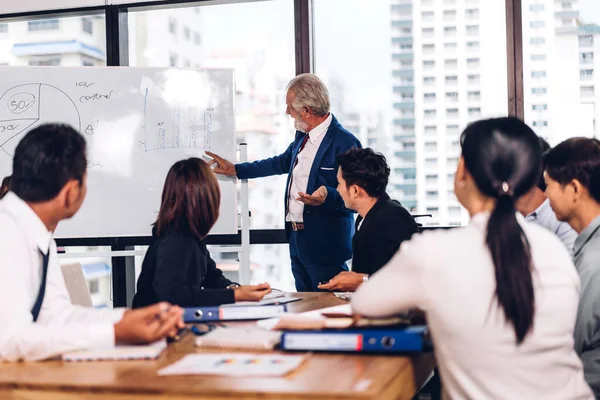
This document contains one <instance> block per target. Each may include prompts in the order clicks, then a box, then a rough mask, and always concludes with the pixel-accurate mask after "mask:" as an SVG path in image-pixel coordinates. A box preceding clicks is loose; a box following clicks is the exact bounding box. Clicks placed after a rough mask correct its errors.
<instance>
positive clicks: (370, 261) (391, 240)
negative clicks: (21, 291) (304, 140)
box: [319, 148, 418, 291]
mask: <svg viewBox="0 0 600 400" xmlns="http://www.w3.org/2000/svg"><path fill="white" fill-rule="evenodd" d="M338 164H339V169H338V173H337V179H338V187H337V190H338V192H339V193H340V195H341V197H342V199H343V200H344V204H345V206H346V207H347V208H349V209H351V210H354V211H356V212H358V215H359V216H358V218H357V219H356V233H355V234H354V237H353V238H352V253H353V256H352V271H351V272H341V273H339V274H338V275H336V276H335V277H333V279H331V280H330V281H329V282H327V283H325V284H322V285H319V289H323V290H331V291H354V290H356V289H357V288H358V287H359V286H360V285H361V284H362V283H364V282H366V281H367V279H369V275H371V274H373V273H375V272H377V271H378V270H379V269H380V268H381V267H383V266H384V265H385V264H387V262H388V261H389V260H390V259H391V258H392V256H393V255H394V254H395V253H396V252H397V251H398V248H399V247H400V244H401V243H402V242H403V241H405V240H408V239H410V238H411V236H412V235H413V234H414V233H415V232H418V226H417V223H416V222H415V220H414V219H413V217H412V216H411V215H410V213H409V212H408V211H406V209H405V208H404V207H402V205H401V204H400V203H399V202H398V201H396V200H392V199H390V196H388V194H387V193H386V192H385V188H386V187H387V184H388V179H389V176H390V167H389V166H388V165H387V163H386V160H385V157H384V156H383V155H382V154H379V153H375V152H374V151H373V150H371V149H368V148H367V149H358V148H354V149H350V150H348V151H346V152H345V153H342V154H340V155H339V156H338Z"/></svg>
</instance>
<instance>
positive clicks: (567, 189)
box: [544, 138, 600, 398]
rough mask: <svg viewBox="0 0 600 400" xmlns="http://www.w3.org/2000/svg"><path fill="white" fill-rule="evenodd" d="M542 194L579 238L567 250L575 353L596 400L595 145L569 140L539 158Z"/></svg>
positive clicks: (599, 334) (599, 344)
mask: <svg viewBox="0 0 600 400" xmlns="http://www.w3.org/2000/svg"><path fill="white" fill-rule="evenodd" d="M544 169H545V172H544V178H545V181H546V184H547V188H546V195H547V196H548V198H549V199H550V205H551V206H552V209H553V210H554V212H555V213H556V217H557V218H558V219H559V220H560V221H565V222H568V223H569V225H571V226H572V227H573V229H575V230H576V231H577V233H579V236H578V237H577V239H576V240H575V246H574V248H573V258H574V261H575V267H576V268H577V272H578V273H579V277H580V279H581V292H580V300H579V309H578V311H577V321H576V323H575V351H576V352H577V354H579V356H580V357H581V360H582V361H583V367H584V372H585V379H586V381H587V382H588V384H589V385H590V387H591V388H592V390H593V391H594V394H595V396H596V398H600V141H598V140H597V139H587V138H573V139H569V140H566V141H564V142H562V143H561V144H559V145H558V146H556V147H555V148H554V149H552V150H550V151H549V152H548V153H546V155H545V156H544Z"/></svg>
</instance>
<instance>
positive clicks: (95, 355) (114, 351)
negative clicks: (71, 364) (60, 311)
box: [62, 340, 167, 361]
mask: <svg viewBox="0 0 600 400" xmlns="http://www.w3.org/2000/svg"><path fill="white" fill-rule="evenodd" d="M166 347H167V342H166V340H161V341H159V342H155V343H152V344H149V345H139V346H120V345H119V346H115V347H110V348H101V349H89V350H79V351H72V352H69V353H65V354H63V356H62V359H63V360H64V361H104V360H107V361H115V360H154V359H157V358H158V356H159V355H160V353H162V351H163V350H164V349H165V348H166Z"/></svg>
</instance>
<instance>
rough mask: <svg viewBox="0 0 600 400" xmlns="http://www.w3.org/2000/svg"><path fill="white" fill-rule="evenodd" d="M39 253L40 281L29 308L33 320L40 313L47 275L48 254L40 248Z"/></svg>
mask: <svg viewBox="0 0 600 400" xmlns="http://www.w3.org/2000/svg"><path fill="white" fill-rule="evenodd" d="M48 252H49V251H48ZM40 254H41V255H42V258H43V266H42V282H41V283H40V291H39V292H38V296H37V299H35V304H34V305H33V308H32V309H31V315H32V316H33V322H35V321H37V319H38V316H39V315H40V310H41V309H42V303H43V302H44V295H45V294H46V278H47V276H48V254H44V253H43V252H42V250H40Z"/></svg>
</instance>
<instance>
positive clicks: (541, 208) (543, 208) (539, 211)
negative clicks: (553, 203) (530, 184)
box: [527, 199, 550, 219]
mask: <svg viewBox="0 0 600 400" xmlns="http://www.w3.org/2000/svg"><path fill="white" fill-rule="evenodd" d="M549 207H550V200H548V199H546V200H544V201H543V202H542V204H540V206H539V207H538V208H536V209H535V211H534V212H532V213H529V214H527V217H532V218H534V219H536V218H537V217H539V216H540V215H541V214H543V213H544V212H545V211H546V210H548V208H549Z"/></svg>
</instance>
